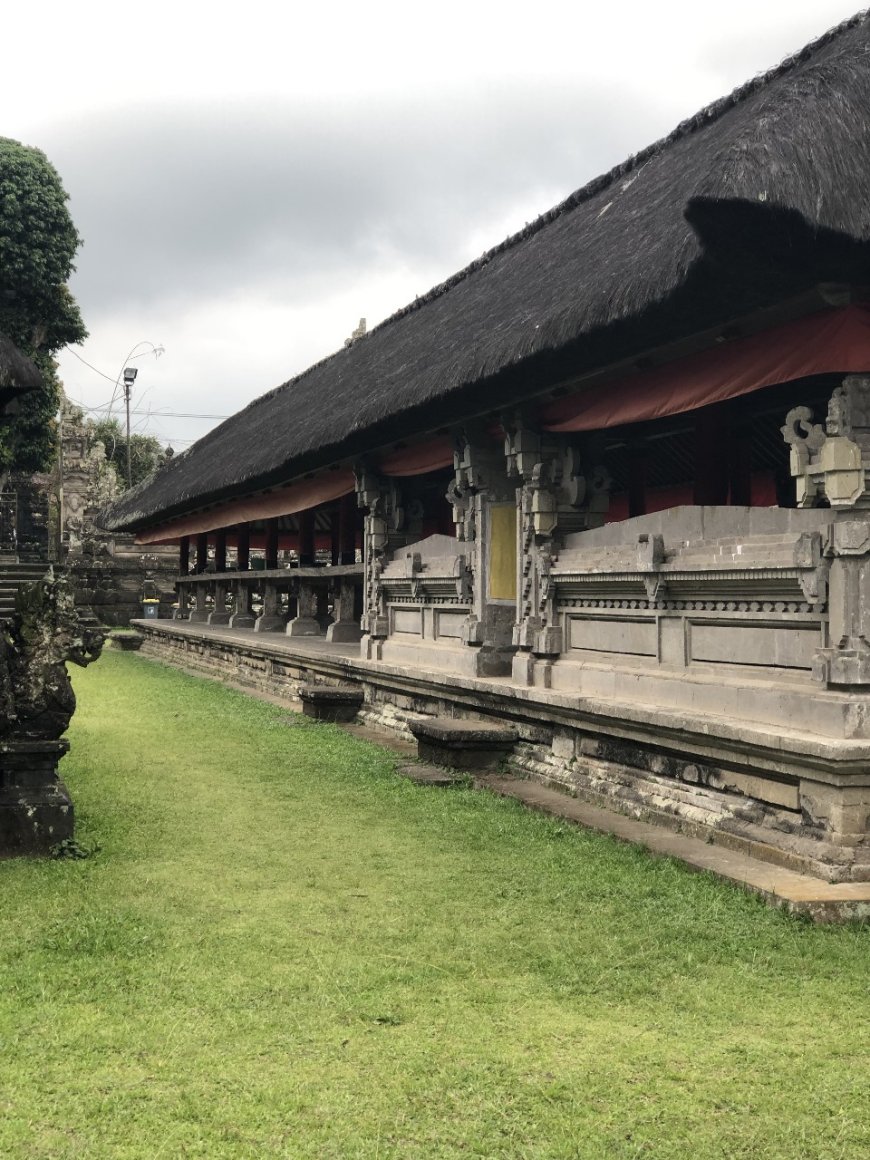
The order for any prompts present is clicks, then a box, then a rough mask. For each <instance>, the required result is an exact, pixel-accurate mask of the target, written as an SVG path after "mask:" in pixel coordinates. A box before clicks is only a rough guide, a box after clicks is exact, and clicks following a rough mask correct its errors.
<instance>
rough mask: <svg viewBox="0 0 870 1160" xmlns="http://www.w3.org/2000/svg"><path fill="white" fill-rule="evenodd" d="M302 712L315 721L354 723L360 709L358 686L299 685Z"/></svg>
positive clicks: (361, 692) (360, 695)
mask: <svg viewBox="0 0 870 1160" xmlns="http://www.w3.org/2000/svg"><path fill="white" fill-rule="evenodd" d="M299 697H300V700H301V701H302V712H303V713H304V714H305V716H306V717H313V718H314V719H315V720H317V721H339V722H341V721H355V720H356V716H357V713H358V712H359V711H360V709H361V708H362V703H363V691H362V689H361V688H360V687H359V686H358V685H301V686H300V688H299Z"/></svg>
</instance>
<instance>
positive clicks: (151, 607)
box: [142, 600, 160, 620]
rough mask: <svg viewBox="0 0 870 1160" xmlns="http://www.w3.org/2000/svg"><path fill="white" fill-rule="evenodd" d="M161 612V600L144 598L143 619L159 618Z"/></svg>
mask: <svg viewBox="0 0 870 1160" xmlns="http://www.w3.org/2000/svg"><path fill="white" fill-rule="evenodd" d="M159 613H160V601H159V600H143V601H142V619H143V620H157V618H158V615H159Z"/></svg>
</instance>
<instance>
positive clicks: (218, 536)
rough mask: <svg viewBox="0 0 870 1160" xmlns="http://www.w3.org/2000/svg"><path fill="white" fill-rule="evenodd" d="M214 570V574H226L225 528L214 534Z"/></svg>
mask: <svg viewBox="0 0 870 1160" xmlns="http://www.w3.org/2000/svg"><path fill="white" fill-rule="evenodd" d="M214 570H215V572H226V570H227V532H226V528H220V529H219V530H218V531H217V532H215V537H214Z"/></svg>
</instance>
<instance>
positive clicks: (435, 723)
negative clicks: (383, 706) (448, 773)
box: [410, 717, 517, 770]
mask: <svg viewBox="0 0 870 1160" xmlns="http://www.w3.org/2000/svg"><path fill="white" fill-rule="evenodd" d="M410 729H411V732H412V733H413V734H414V736H415V737H416V739H417V756H418V757H419V758H420V760H421V761H428V762H432V764H433V765H446V766H447V767H448V768H449V769H469V770H480V769H498V767H499V766H500V765H501V763H502V762H503V761H504V760H505V758H507V757H508V756H509V754H510V752H511V750H512V749H513V747H514V744H515V742H516V740H517V731H516V729H512V728H511V727H510V726H508V725H493V724H489V723H488V722H484V721H462V720H457V719H456V718H455V717H429V718H426V719H425V720H423V721H415V722H413V723H412V724H411V726H410Z"/></svg>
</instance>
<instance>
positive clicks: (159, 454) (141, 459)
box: [94, 419, 166, 491]
mask: <svg viewBox="0 0 870 1160" xmlns="http://www.w3.org/2000/svg"><path fill="white" fill-rule="evenodd" d="M94 436H95V437H96V438H97V439H99V440H100V441H101V442H102V444H103V446H104V447H105V449H106V459H107V460H108V461H109V463H111V464H112V466H113V467H114V468H115V472H116V474H117V476H118V487H119V488H120V490H121V491H126V489H127V436H126V434H125V432H124V430H123V428H122V427H121V424H120V422H119V420H118V419H100V420H99V422H96V423H94ZM165 459H166V450H165V448H164V447H162V446H161V444H160V441H159V439H157V438H155V436H154V435H133V434H131V435H130V475H131V476H132V480H133V486H134V487H135V485H136V484H137V483H139V481H140V480H143V479H144V478H145V476H146V475H150V474H151V472H152V471H154V470H155V468H157V467H160V466H161V464H162V463H163V462H164V461H165Z"/></svg>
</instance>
